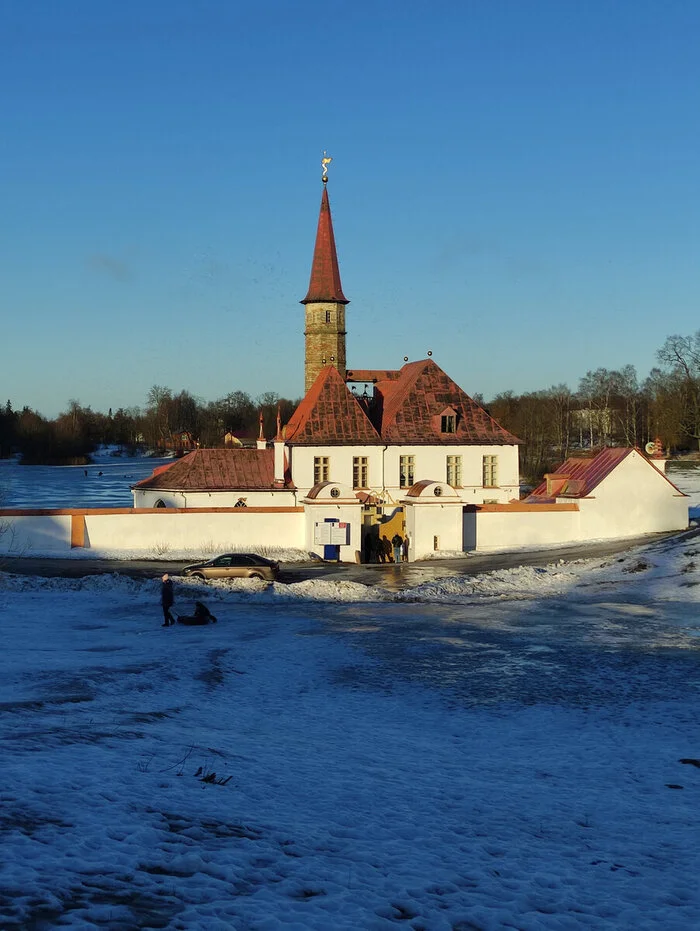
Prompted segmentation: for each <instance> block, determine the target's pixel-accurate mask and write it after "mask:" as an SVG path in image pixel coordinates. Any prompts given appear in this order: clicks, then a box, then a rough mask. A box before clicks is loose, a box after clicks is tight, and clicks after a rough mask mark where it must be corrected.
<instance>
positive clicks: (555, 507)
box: [464, 501, 579, 514]
mask: <svg viewBox="0 0 700 931" xmlns="http://www.w3.org/2000/svg"><path fill="white" fill-rule="evenodd" d="M464 510H465V511H468V512H470V513H475V512H479V511H482V512H484V513H487V514H523V513H532V514H541V513H542V512H543V511H555V512H556V511H578V510H579V506H578V504H577V503H576V502H575V501H572V502H568V501H567V502H566V503H564V502H561V503H560V504H525V503H524V502H523V501H509V502H508V503H507V504H467V505H466V506H465V508H464Z"/></svg>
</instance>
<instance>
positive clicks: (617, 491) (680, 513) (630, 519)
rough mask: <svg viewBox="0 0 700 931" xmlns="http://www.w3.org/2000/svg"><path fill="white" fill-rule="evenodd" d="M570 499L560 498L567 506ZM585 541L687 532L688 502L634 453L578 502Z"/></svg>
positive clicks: (656, 470) (654, 469)
mask: <svg viewBox="0 0 700 931" xmlns="http://www.w3.org/2000/svg"><path fill="white" fill-rule="evenodd" d="M566 500H571V499H566V498H558V499H557V501H561V502H564V501H566ZM578 504H579V508H580V512H581V518H580V520H581V535H582V538H583V539H584V540H586V539H587V540H597V539H607V538H609V537H629V536H638V535H640V534H645V533H662V532H664V531H668V530H684V529H685V528H686V527H687V526H688V499H687V498H686V497H685V496H684V495H681V493H680V492H679V491H677V490H676V489H675V488H674V487H673V486H672V485H671V484H670V483H669V482H668V480H667V479H666V478H665V477H664V476H663V475H662V474H661V473H660V472H659V471H658V469H656V468H655V467H654V466H652V465H651V464H650V463H649V462H648V461H647V460H646V459H644V458H643V457H642V456H641V455H640V454H639V453H638V452H635V451H633V452H631V453H630V454H629V455H628V456H627V457H626V458H625V459H623V460H622V462H620V464H619V465H618V466H617V467H616V468H615V469H614V470H613V471H612V472H611V473H610V475H608V476H607V477H606V478H605V479H604V480H603V481H602V482H601V483H600V484H599V485H598V486H597V487H596V488H595V489H594V490H593V492H592V494H591V496H590V497H589V498H581V499H578Z"/></svg>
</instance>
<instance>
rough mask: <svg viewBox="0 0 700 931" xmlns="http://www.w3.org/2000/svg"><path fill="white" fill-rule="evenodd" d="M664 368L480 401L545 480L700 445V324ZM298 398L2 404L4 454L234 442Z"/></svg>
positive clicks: (676, 340)
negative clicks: (575, 467) (616, 459)
mask: <svg viewBox="0 0 700 931" xmlns="http://www.w3.org/2000/svg"><path fill="white" fill-rule="evenodd" d="M657 359H658V362H659V367H658V368H654V369H652V371H651V372H650V373H649V375H648V377H647V378H646V379H645V380H644V381H643V382H640V381H639V380H638V378H637V373H636V371H635V368H634V366H632V365H626V366H624V367H623V368H622V369H619V370H613V371H611V370H608V369H596V370H595V371H589V372H587V373H586V375H585V376H584V377H583V378H582V379H581V380H580V382H579V385H578V390H577V391H575V392H574V391H571V390H570V389H569V388H568V387H567V386H566V385H555V386H553V387H551V388H548V389H546V390H542V391H533V392H529V393H526V394H521V395H516V394H513V392H512V391H505V392H502V393H501V394H498V395H497V396H496V397H495V398H493V400H491V401H488V402H485V401H484V399H483V398H482V397H479V396H476V397H475V400H476V401H478V402H479V403H480V404H482V405H483V406H484V407H486V409H487V410H488V411H489V413H490V414H491V415H492V416H493V417H494V418H495V419H496V420H497V421H498V422H499V423H500V424H501V425H502V426H504V427H505V428H506V429H507V430H510V431H511V432H512V433H514V434H515V435H516V436H517V437H519V438H520V439H521V440H523V446H522V447H521V449H520V457H521V458H520V466H521V473H522V475H523V477H524V478H525V479H526V480H531V481H535V480H537V479H539V478H540V477H541V476H542V474H543V473H544V472H546V471H548V470H551V469H552V468H554V467H555V466H556V465H557V464H558V463H559V462H561V461H562V459H565V458H566V457H567V456H568V455H570V454H571V453H572V452H573V451H575V450H579V449H587V448H593V447H599V446H611V445H623V446H640V445H643V444H645V443H647V442H648V441H650V440H656V439H657V438H658V439H660V441H661V443H662V444H663V446H664V448H665V449H667V450H668V451H669V452H678V451H688V450H698V449H700V330H698V331H697V333H695V334H694V335H692V336H669V337H668V339H667V340H666V342H665V343H664V345H663V346H662V347H661V349H659V350H658V352H657ZM297 404H298V400H290V399H287V398H281V397H279V396H278V395H276V394H274V393H273V392H267V393H265V394H263V395H261V396H260V397H258V398H255V399H253V398H251V397H250V396H249V395H248V394H246V393H245V392H244V391H233V392H231V394H227V395H226V396H225V397H223V398H220V399H219V400H218V401H212V402H209V403H206V402H204V401H202V400H201V399H199V398H195V397H193V396H192V395H191V394H189V392H187V391H180V392H179V394H174V393H173V392H172V391H171V390H170V389H169V388H164V387H162V386H160V385H154V386H153V388H151V390H150V391H149V392H148V396H147V398H146V404H145V407H144V408H143V410H142V409H141V408H138V407H133V408H128V409H123V408H120V409H119V410H117V411H116V413H112V411H111V409H110V411H109V413H107V414H101V413H98V412H96V411H93V410H92V409H91V408H90V407H83V406H82V405H81V404H80V403H79V402H78V401H70V402H69V404H68V410H67V411H65V413H62V414H60V415H59V416H58V417H57V418H56V419H55V420H47V419H46V418H44V417H42V416H41V415H40V414H38V413H36V411H33V410H31V409H30V408H28V407H25V408H23V409H22V410H21V411H15V410H13V409H12V405H11V404H10V402H9V401H8V402H7V404H6V406H5V409H4V410H1V409H0V455H3V456H7V455H10V454H11V453H13V452H19V453H21V454H22V461H23V462H25V463H78V462H84V461H87V459H88V458H89V456H90V454H91V453H92V452H93V451H94V450H95V448H96V447H97V446H98V445H100V444H113V445H115V446H119V447H121V448H122V449H123V450H124V451H125V452H129V451H134V450H137V449H139V448H143V447H147V448H149V449H154V450H164V449H168V448H173V446H175V447H176V446H177V444H178V439H177V438H178V437H182V435H183V434H188V435H189V436H191V437H192V439H193V440H195V441H196V442H197V443H198V444H199V445H200V446H203V447H217V446H224V445H225V436H226V433H227V432H230V433H233V434H234V435H236V436H238V437H250V438H255V437H256V436H257V435H258V431H259V417H260V413H261V412H262V416H263V433H264V435H265V437H267V438H271V437H272V436H274V435H275V433H276V429H277V428H276V420H277V410H278V407H279V410H280V413H281V418H282V423H286V421H287V420H288V419H289V417H290V415H291V413H292V411H293V410H294V408H295V407H296V405H297Z"/></svg>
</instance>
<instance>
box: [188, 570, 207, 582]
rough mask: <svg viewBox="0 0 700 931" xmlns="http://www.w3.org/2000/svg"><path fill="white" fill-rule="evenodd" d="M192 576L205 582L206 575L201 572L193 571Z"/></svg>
mask: <svg viewBox="0 0 700 931" xmlns="http://www.w3.org/2000/svg"><path fill="white" fill-rule="evenodd" d="M191 578H193V579H199V580H200V581H201V582H204V581H205V577H204V576H203V575H202V573H201V572H193V573H192V574H191Z"/></svg>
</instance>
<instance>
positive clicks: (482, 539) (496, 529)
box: [464, 504, 581, 551]
mask: <svg viewBox="0 0 700 931" xmlns="http://www.w3.org/2000/svg"><path fill="white" fill-rule="evenodd" d="M569 507H571V506H570V505H568V506H567V508H569ZM555 508H556V505H555V506H554V507H553V506H552V505H536V504H531V505H522V504H514V505H511V506H510V507H509V506H508V505H485V506H484V509H483V510H479V511H465V512H464V548H465V550H478V551H483V550H508V549H517V548H519V547H523V546H533V547H536V546H550V545H552V544H555V543H571V542H573V541H576V540H580V539H581V532H580V516H581V515H580V513H579V511H578V510H568V509H567V510H563V509H561V510H560V509H555Z"/></svg>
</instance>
